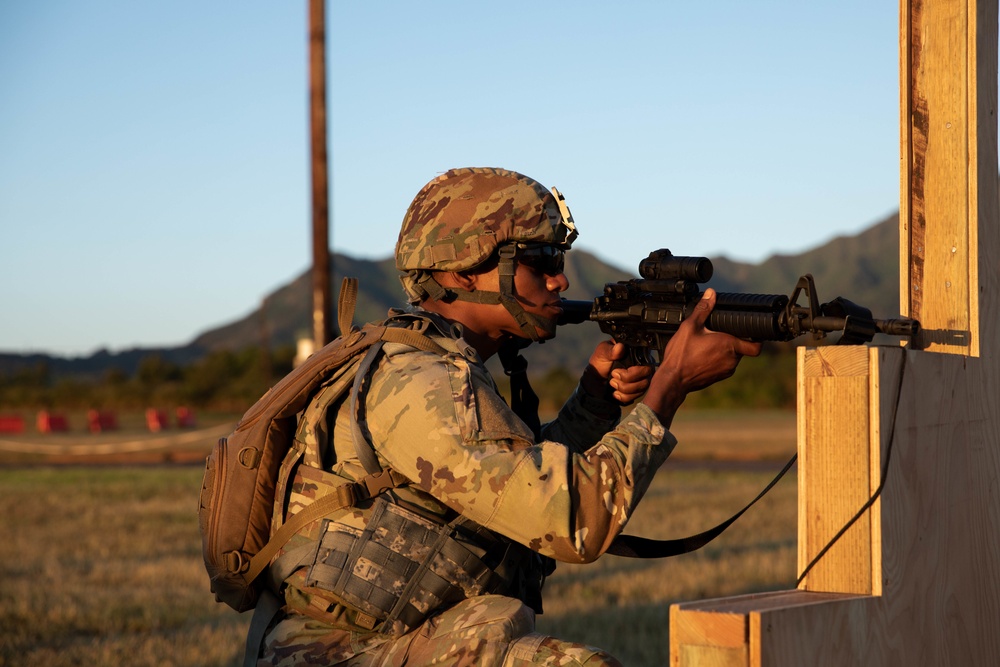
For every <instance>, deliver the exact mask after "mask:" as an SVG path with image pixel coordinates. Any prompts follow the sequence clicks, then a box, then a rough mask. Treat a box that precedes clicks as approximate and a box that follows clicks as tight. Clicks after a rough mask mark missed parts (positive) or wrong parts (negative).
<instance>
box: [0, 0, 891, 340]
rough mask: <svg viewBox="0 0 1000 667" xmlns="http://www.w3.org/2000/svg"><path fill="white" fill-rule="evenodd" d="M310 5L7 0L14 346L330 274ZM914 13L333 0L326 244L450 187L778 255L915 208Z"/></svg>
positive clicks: (640, 234) (172, 332) (156, 327)
mask: <svg viewBox="0 0 1000 667" xmlns="http://www.w3.org/2000/svg"><path fill="white" fill-rule="evenodd" d="M306 7H307V3H306V0H300V1H299V2H273V1H271V2H262V1H258V0H243V1H241V2H232V1H230V2H212V3H204V2H192V1H190V0H177V1H175V2H171V3H137V2H126V1H124V0H116V1H112V0H89V1H88V2H79V1H75V2H74V1H70V0H48V1H46V2H44V3H41V2H39V3H28V2H22V3H16V2H6V3H0V351H8V352H9V351H17V352H27V351H45V352H52V353H57V354H63V355H81V354H89V353H91V352H94V351H95V350H97V349H101V348H107V349H110V350H113V351H114V350H121V349H125V348H129V347H135V346H154V345H178V344H183V343H186V342H188V341H189V340H191V339H192V338H193V337H194V336H195V335H197V334H198V333H200V332H202V331H204V330H206V329H208V328H211V327H214V326H218V325H221V324H224V323H227V322H229V321H232V320H234V319H236V318H238V317H242V316H244V315H246V314H247V313H249V312H250V311H252V310H253V309H254V308H255V307H256V306H257V305H258V304H259V302H260V300H261V299H262V298H263V297H264V296H265V295H266V294H268V293H270V292H271V291H272V290H274V289H276V288H277V287H279V286H280V285H282V284H284V283H286V282H288V281H290V280H292V279H293V278H294V277H296V276H297V275H299V274H300V273H301V272H302V271H304V270H306V269H307V268H308V265H309V262H310V261H311V259H310V257H311V249H310V248H311V246H310V244H311V240H310V224H311V222H310V220H311V218H310V200H309V197H310V185H309V170H308V167H309V149H308V140H309V136H308V132H309V130H308V108H307V95H308V92H307V82H308V67H307V40H306V29H307V17H306ZM897 11H898V10H897V6H896V3H890V2H871V1H870V0H864V1H861V0H846V1H841V2H832V1H826V0H822V1H814V2H808V3H804V2H800V1H796V0H787V1H770V2H768V1H759V2H753V3H748V2H735V1H728V2H727V1H721V0H720V1H718V2H713V3H689V2H683V3H682V2H673V1H669V2H668V1H661V2H654V1H638V0H633V1H623V2H617V3H608V2H589V1H580V2H519V1H514V2H507V3H504V4H503V5H497V4H496V3H476V2H439V3H433V4H432V3H418V2H377V1H370V2H360V1H357V2H346V1H345V2H330V3H328V5H327V21H328V78H329V83H328V86H329V102H328V104H329V112H328V113H329V121H330V129H329V132H330V156H331V201H332V233H331V242H332V246H333V249H334V250H335V251H337V252H342V253H346V254H349V255H352V256H356V257H365V258H377V259H381V258H384V257H387V256H389V255H390V254H391V252H392V247H393V244H394V242H395V237H396V234H397V233H398V229H399V224H400V221H401V220H402V216H403V213H404V212H405V210H406V207H407V205H408V204H409V201H410V199H411V198H412V197H413V195H414V194H416V192H417V190H419V189H420V187H421V186H422V185H423V184H424V183H425V182H426V181H427V180H429V179H431V178H432V177H434V176H435V175H436V174H437V173H439V172H442V171H445V170H447V169H449V168H452V167H458V166H499V167H505V168H509V169H514V170H517V171H521V172H523V173H526V174H528V175H530V176H532V177H534V178H536V179H537V180H539V181H541V182H542V183H544V184H545V185H547V186H553V185H555V186H556V187H558V188H559V190H560V191H562V192H563V194H564V195H565V196H566V199H567V202H568V203H569V205H570V208H571V209H572V210H573V214H574V217H575V218H576V220H577V223H578V225H579V227H580V229H581V236H580V239H579V241H578V247H582V248H584V249H587V250H589V251H592V252H594V253H596V254H597V255H599V256H600V257H602V258H604V259H605V260H606V261H609V262H612V263H614V264H617V265H619V266H621V267H623V268H633V269H634V267H635V265H636V264H637V263H638V261H639V260H640V259H641V258H642V257H644V256H645V255H646V254H647V253H648V252H649V251H650V250H652V249H655V248H660V247H667V248H670V249H671V250H673V251H674V252H675V253H677V254H686V255H694V254H698V255H709V256H721V255H726V256H729V257H732V258H734V259H739V260H745V261H753V262H757V261H762V260H764V259H766V258H767V257H768V256H770V255H771V254H774V253H797V252H801V251H803V250H805V249H808V248H812V247H815V246H816V245H819V244H821V243H823V242H825V241H827V240H829V239H831V238H833V237H835V236H838V235H842V234H853V233H856V232H858V231H861V230H862V229H864V228H866V227H868V226H870V225H871V224H873V223H875V222H877V221H878V220H880V219H882V218H883V217H884V216H886V215H888V214H890V213H891V212H893V211H894V210H895V209H896V208H897V207H898V188H899V173H898V160H899V138H898V129H897V128H898V101H897V100H898V73H897V72H898V67H897V52H898V45H897V39H898V37H897V35H898V29H897V20H898V19H897Z"/></svg>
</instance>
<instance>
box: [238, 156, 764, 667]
mask: <svg viewBox="0 0 1000 667" xmlns="http://www.w3.org/2000/svg"><path fill="white" fill-rule="evenodd" d="M576 236H577V232H576V228H575V225H574V223H573V219H572V217H571V216H570V213H569V210H568V208H567V207H566V205H565V202H564V201H563V199H562V197H561V195H559V193H558V192H557V191H556V190H554V189H553V190H552V191H551V192H550V191H548V190H546V189H545V188H544V187H542V186H541V185H539V184H538V183H537V182H535V181H534V180H532V179H530V178H527V177H526V176H523V175H522V174H518V173H515V172H510V171H505V170H501V169H480V168H475V169H455V170H452V171H449V172H447V173H445V174H443V175H441V176H439V177H438V178H435V179H434V180H432V181H431V182H430V183H428V184H427V185H426V186H424V188H423V189H422V190H421V191H420V192H419V193H418V194H417V196H416V198H415V199H414V200H413V203H412V204H411V205H410V208H409V210H408V211H407V213H406V216H405V218H404V220H403V226H402V230H401V232H400V235H399V240H398V243H397V246H396V265H397V268H399V270H400V271H401V272H402V277H401V280H402V283H403V286H404V289H405V291H406V294H407V296H408V299H409V301H410V303H411V304H412V306H413V307H412V308H411V309H410V310H409V311H407V312H403V311H391V312H390V318H389V319H390V320H391V321H392V322H393V323H394V326H401V327H407V328H410V329H413V330H414V331H417V332H419V333H421V334H422V335H424V336H426V337H429V338H430V339H432V340H433V341H434V342H436V343H437V344H438V345H440V347H441V348H442V349H441V350H438V351H425V350H418V349H415V348H413V347H410V346H407V345H402V344H398V343H387V344H385V345H384V346H383V347H382V348H381V351H380V352H379V353H378V354H377V355H375V354H372V355H369V357H366V362H370V365H369V363H362V364H361V366H362V367H361V368H360V369H359V370H358V375H359V376H360V377H361V380H359V382H358V383H357V384H356V385H355V387H356V388H355V390H353V391H352V392H351V395H350V397H349V398H345V397H344V392H343V391H340V392H335V391H333V389H330V391H329V392H327V391H320V393H319V394H317V396H316V397H315V398H314V399H313V401H312V403H311V404H310V406H309V408H308V409H307V410H306V411H305V412H304V414H303V416H302V417H301V419H300V426H299V432H298V434H297V435H296V441H297V445H298V446H301V448H302V451H303V452H304V454H302V458H301V460H300V461H298V462H296V463H295V464H294V465H296V466H298V467H297V468H294V474H293V475H292V478H293V479H292V482H291V488H290V491H289V492H288V497H289V501H288V506H287V511H288V512H289V513H291V512H294V511H296V508H297V507H300V506H303V505H306V504H308V503H309V502H310V500H311V499H313V498H315V497H316V496H317V495H318V494H320V493H322V492H323V489H325V488H328V487H329V488H333V487H336V486H337V485H338V484H342V483H344V481H345V480H349V481H357V480H359V479H362V478H364V477H365V475H366V473H367V474H371V473H372V472H373V471H392V474H393V475H394V477H393V480H394V482H393V485H392V486H393V488H391V489H389V490H387V491H385V492H383V493H381V494H379V495H378V496H377V497H376V498H375V499H374V500H373V501H371V502H368V503H366V504H363V505H362V506H359V507H357V508H353V509H351V510H346V511H341V512H338V513H335V514H333V515H331V516H330V517H329V519H327V520H325V521H324V522H323V523H322V525H321V526H319V528H318V529H315V530H314V531H313V532H312V533H310V534H308V535H306V536H304V538H303V540H300V542H299V543H297V544H292V545H290V546H289V549H288V550H287V551H288V552H289V553H296V554H298V555H296V556H295V558H294V559H292V560H293V561H294V562H293V564H292V565H291V566H287V565H282V566H281V567H277V562H276V563H275V564H274V565H272V568H271V573H270V574H271V578H272V582H276V583H280V584H281V585H282V590H283V592H284V598H283V600H282V602H283V604H284V606H283V607H282V612H281V613H280V614H279V616H278V620H277V621H276V622H272V623H271V625H270V628H269V630H268V632H267V634H266V637H265V640H264V645H263V649H262V653H261V656H262V657H261V659H260V662H259V663H258V664H260V665H265V664H266V665H359V666H360V665H403V664H408V665H422V664H430V663H433V664H444V665H469V666H472V665H477V666H479V665H496V666H500V665H522V664H525V665H526V664H545V665H617V664H619V663H618V661H617V660H615V659H614V658H613V657H611V656H609V655H608V654H606V653H605V652H603V651H601V650H600V649H596V648H592V647H588V646H584V645H582V644H576V643H571V642H567V641H562V640H559V639H556V638H553V637H547V636H544V635H541V634H538V633H536V632H534V622H535V613H536V612H538V611H540V610H541V586H542V581H543V579H544V577H545V575H546V574H549V573H551V570H552V567H553V566H554V563H553V561H565V562H572V563H586V562H590V561H593V560H594V559H596V558H597V557H598V556H600V555H601V554H602V553H604V552H605V551H606V550H607V548H608V547H609V545H610V544H611V542H612V541H613V540H614V538H615V537H616V536H617V535H618V534H619V533H620V532H621V531H622V529H623V528H624V527H625V525H626V523H627V521H628V519H629V517H630V516H631V514H632V512H633V510H634V509H635V507H636V505H637V504H638V502H639V500H640V499H641V498H642V496H643V493H644V492H645V491H646V489H647V488H648V486H649V483H650V481H651V480H652V478H653V475H654V474H655V473H656V470H657V469H658V468H659V466H660V465H661V464H662V463H663V461H664V460H665V459H666V458H667V456H668V455H669V454H670V452H671V450H672V449H673V447H674V445H675V444H676V440H675V439H674V437H673V436H672V435H671V434H670V433H669V431H668V430H667V428H668V427H669V426H670V423H671V420H672V418H673V416H674V413H675V411H676V410H677V408H678V407H679V406H680V404H681V403H682V401H683V400H684V398H685V396H686V395H687V394H688V393H689V392H691V391H695V390H697V389H701V388H703V387H705V386H707V385H709V384H712V383H713V382H716V381H718V380H720V379H723V378H726V377H728V376H730V375H731V374H732V373H733V371H734V370H735V368H736V365H737V363H738V362H739V359H740V357H741V356H742V355H757V354H759V352H760V345H759V344H757V343H750V342H747V341H743V340H739V339H737V338H734V337H732V336H728V335H726V334H721V333H716V332H711V331H708V330H706V329H705V322H706V319H707V317H708V314H709V312H710V311H711V309H712V307H713V305H714V299H715V296H714V292H712V290H707V291H706V294H705V298H704V299H703V301H702V302H701V303H700V304H699V306H698V308H697V310H696V313H695V315H694V316H693V317H691V318H690V319H688V320H687V321H685V322H684V324H683V325H682V326H681V327H680V330H679V331H678V333H677V334H676V335H675V336H674V337H673V339H672V340H671V341H670V344H669V345H668V346H667V348H666V352H665V354H664V358H663V360H662V362H661V363H660V365H659V367H658V368H657V370H656V371H655V373H654V372H652V371H651V370H650V369H649V368H647V367H642V366H638V367H631V368H615V367H614V362H615V361H616V360H617V359H620V358H622V357H623V356H624V348H623V346H621V345H615V344H612V343H611V342H610V341H608V342H604V343H601V344H600V345H599V346H598V347H597V348H596V350H595V351H594V352H593V354H592V355H591V356H590V360H589V364H588V365H587V368H586V370H585V371H584V373H583V375H582V377H581V380H580V384H579V386H578V387H577V389H576V391H575V392H574V393H573V395H572V396H570V398H569V399H568V400H567V402H566V404H565V406H564V407H563V408H562V410H561V411H560V413H559V415H558V416H557V418H556V419H555V420H554V421H552V422H550V423H547V424H545V425H544V426H539V425H538V424H537V416H536V415H534V414H533V411H532V406H531V405H530V402H529V403H528V404H527V405H518V406H517V407H518V410H519V412H520V413H521V414H520V415H518V414H516V413H515V412H514V411H513V410H512V408H511V407H508V405H507V403H506V402H505V401H504V399H503V398H502V397H501V394H500V393H499V391H498V390H497V387H496V385H495V384H494V381H493V379H492V378H491V377H490V374H489V373H488V371H487V370H486V367H485V366H484V362H485V361H486V360H487V359H488V358H490V357H491V356H493V355H494V354H499V355H500V358H501V360H502V361H503V362H504V366H505V368H506V370H508V371H509V372H511V373H513V376H514V377H517V376H518V375H519V371H523V368H520V367H518V364H519V363H521V362H523V359H520V358H519V356H518V354H517V351H518V349H520V348H522V347H524V346H525V345H526V344H528V343H530V342H531V341H543V340H546V339H549V338H552V337H553V336H554V335H555V329H556V321H557V319H558V317H559V315H560V308H559V299H560V293H561V292H563V291H564V290H566V289H567V287H568V281H567V279H566V276H565V274H564V273H563V266H564V265H563V261H564V253H565V252H566V251H567V250H568V249H569V248H570V245H571V244H572V242H573V240H574V238H575V237H576ZM335 384H336V383H335V382H333V383H331V384H330V386H331V387H333V386H334V385H335ZM512 384H513V381H512ZM514 393H515V396H514V397H513V399H518V398H520V397H521V395H520V393H519V390H518V389H516V388H515V389H514ZM330 397H334V398H330ZM640 397H642V400H641V402H640V403H639V404H638V405H636V406H635V407H634V408H633V409H632V410H631V412H630V413H629V414H628V415H627V416H626V417H625V418H624V419H622V418H621V412H622V411H621V406H622V405H626V404H630V403H632V402H634V401H635V400H636V399H639V398H640ZM512 403H514V400H512ZM310 452H312V453H310ZM306 538H308V539H306ZM279 561H280V559H279ZM285 561H286V562H287V561H288V559H285ZM276 570H280V572H276Z"/></svg>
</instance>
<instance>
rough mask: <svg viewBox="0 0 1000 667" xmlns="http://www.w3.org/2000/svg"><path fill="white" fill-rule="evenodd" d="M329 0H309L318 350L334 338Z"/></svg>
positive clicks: (314, 303)
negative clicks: (328, 113) (328, 104)
mask: <svg viewBox="0 0 1000 667" xmlns="http://www.w3.org/2000/svg"><path fill="white" fill-rule="evenodd" d="M325 1H326V0H309V118H310V128H311V130H310V132H311V136H312V142H311V145H312V231H313V233H312V241H313V244H312V245H313V248H312V250H313V253H312V254H313V266H312V287H313V290H312V293H313V299H312V322H313V345H314V349H316V350H318V349H320V348H321V347H323V346H324V345H326V344H327V343H329V342H330V341H331V340H333V335H332V332H333V318H332V317H331V313H330V309H331V305H332V303H333V299H332V297H331V296H330V289H331V288H330V241H329V230H330V216H329V205H328V195H329V179H328V176H327V158H326V12H325V7H324V3H325Z"/></svg>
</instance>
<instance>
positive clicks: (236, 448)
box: [198, 278, 445, 612]
mask: <svg viewBox="0 0 1000 667" xmlns="http://www.w3.org/2000/svg"><path fill="white" fill-rule="evenodd" d="M357 290H358V286H357V280H356V279H354V278H345V279H344V284H343V287H342V288H341V292H340V299H339V303H338V322H339V325H340V330H341V331H342V332H347V333H345V334H344V335H342V336H341V337H340V338H338V339H336V340H335V341H333V342H332V343H330V344H329V345H327V346H325V347H323V348H322V349H321V350H319V351H318V352H316V353H315V354H313V356H311V357H310V358H309V359H307V360H306V362H305V363H303V364H302V365H301V366H299V367H298V368H296V369H295V370H293V371H292V372H291V373H289V374H288V375H286V376H285V377H284V378H283V379H282V380H281V381H280V382H278V384H276V385H275V386H274V387H272V388H271V389H270V390H269V391H268V392H267V393H266V394H264V396H263V397H261V398H260V400H258V401H257V403H255V404H254V406H253V407H252V408H250V410H248V411H247V413H246V414H245V415H243V418H242V419H240V421H239V423H238V424H237V425H236V429H235V430H234V431H233V432H232V433H231V434H230V435H229V436H228V437H226V438H222V439H221V440H219V443H218V444H217V445H216V446H215V448H214V449H213V450H212V453H211V454H210V455H209V456H208V459H207V461H206V463H205V477H204V480H203V482H202V489H201V499H200V504H199V509H198V522H199V527H200V528H201V536H202V550H203V554H204V558H205V569H206V570H207V571H208V575H209V579H210V581H211V589H212V592H213V593H215V597H216V600H217V601H219V602H224V603H226V604H227V605H229V606H230V607H232V608H233V609H235V610H236V611H240V612H243V611H246V610H248V609H252V608H254V606H255V605H256V604H257V600H258V598H259V597H260V594H261V589H262V587H263V578H261V577H259V575H260V574H261V573H262V572H263V571H264V570H265V569H266V567H267V565H268V563H270V562H271V559H272V558H273V557H274V556H275V555H276V554H277V553H278V551H279V550H280V548H281V547H282V546H283V545H284V544H285V543H286V542H287V541H288V539H289V538H291V537H292V535H294V534H295V533H296V532H297V531H298V530H300V529H301V528H303V527H305V526H306V525H308V524H309V523H310V522H312V521H315V520H317V519H319V518H321V517H323V516H324V515H326V514H329V513H330V512H333V511H335V510H337V509H341V508H344V507H350V506H353V505H355V504H356V503H357V502H359V501H361V500H364V499H366V498H370V497H373V496H375V495H378V494H379V493H381V492H382V491H384V490H385V489H387V488H391V487H392V486H394V485H395V484H396V483H397V481H394V480H391V479H389V478H388V476H387V475H382V476H379V475H369V477H367V478H365V479H362V480H361V481H359V482H357V483H353V484H346V485H344V486H343V487H341V488H340V489H339V490H338V493H335V494H331V495H328V496H325V497H323V498H321V499H320V500H317V501H316V502H314V503H313V504H311V505H309V506H308V507H307V508H306V509H304V510H302V511H301V512H299V513H298V514H295V515H294V516H293V517H291V518H290V519H289V520H288V521H286V522H285V523H284V524H283V525H282V526H281V527H280V528H279V529H278V530H277V531H275V533H274V535H271V519H272V514H273V511H274V494H275V485H276V482H277V478H278V471H279V467H280V466H281V462H282V460H283V459H284V457H285V454H286V453H287V452H288V449H289V447H290V446H291V443H292V439H293V437H294V434H295V428H296V423H297V415H298V413H299V412H301V411H302V410H303V409H304V408H305V407H306V405H307V404H308V403H309V401H310V400H311V398H312V397H313V395H314V394H315V393H316V391H317V390H318V389H319V388H320V386H321V385H322V384H323V382H324V381H325V380H326V379H327V378H328V377H330V375H331V374H333V373H334V372H336V371H337V370H338V369H340V368H342V367H343V366H345V365H347V364H350V363H353V362H355V361H357V359H358V356H359V355H362V354H364V353H365V351H366V350H369V348H371V347H372V346H373V345H376V344H379V343H380V342H383V341H384V342H394V343H402V344H405V345H409V346H411V347H415V348H418V349H422V350H427V351H434V352H438V353H440V354H444V353H445V350H444V349H443V348H442V347H441V346H439V345H438V344H437V343H435V342H434V341H433V340H431V339H430V338H428V337H426V336H424V335H422V334H420V333H418V332H416V331H412V330H408V329H401V328H395V327H389V326H386V325H385V324H366V325H365V326H364V327H362V328H360V329H358V328H357V327H352V326H351V321H352V319H353V315H354V305H355V303H356V301H357ZM355 365H357V364H355Z"/></svg>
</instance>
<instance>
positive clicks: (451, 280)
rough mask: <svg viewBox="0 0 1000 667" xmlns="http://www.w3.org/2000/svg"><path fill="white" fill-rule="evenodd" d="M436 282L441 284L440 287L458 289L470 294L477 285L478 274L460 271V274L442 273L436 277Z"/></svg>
mask: <svg viewBox="0 0 1000 667" xmlns="http://www.w3.org/2000/svg"><path fill="white" fill-rule="evenodd" d="M438 282H439V283H441V286H442V287H458V288H459V289H464V290H467V291H469V292H472V291H474V290H475V289H476V286H477V285H478V284H479V274H478V273H472V272H471V271H462V272H460V273H451V272H442V273H441V274H439V276H438Z"/></svg>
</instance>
